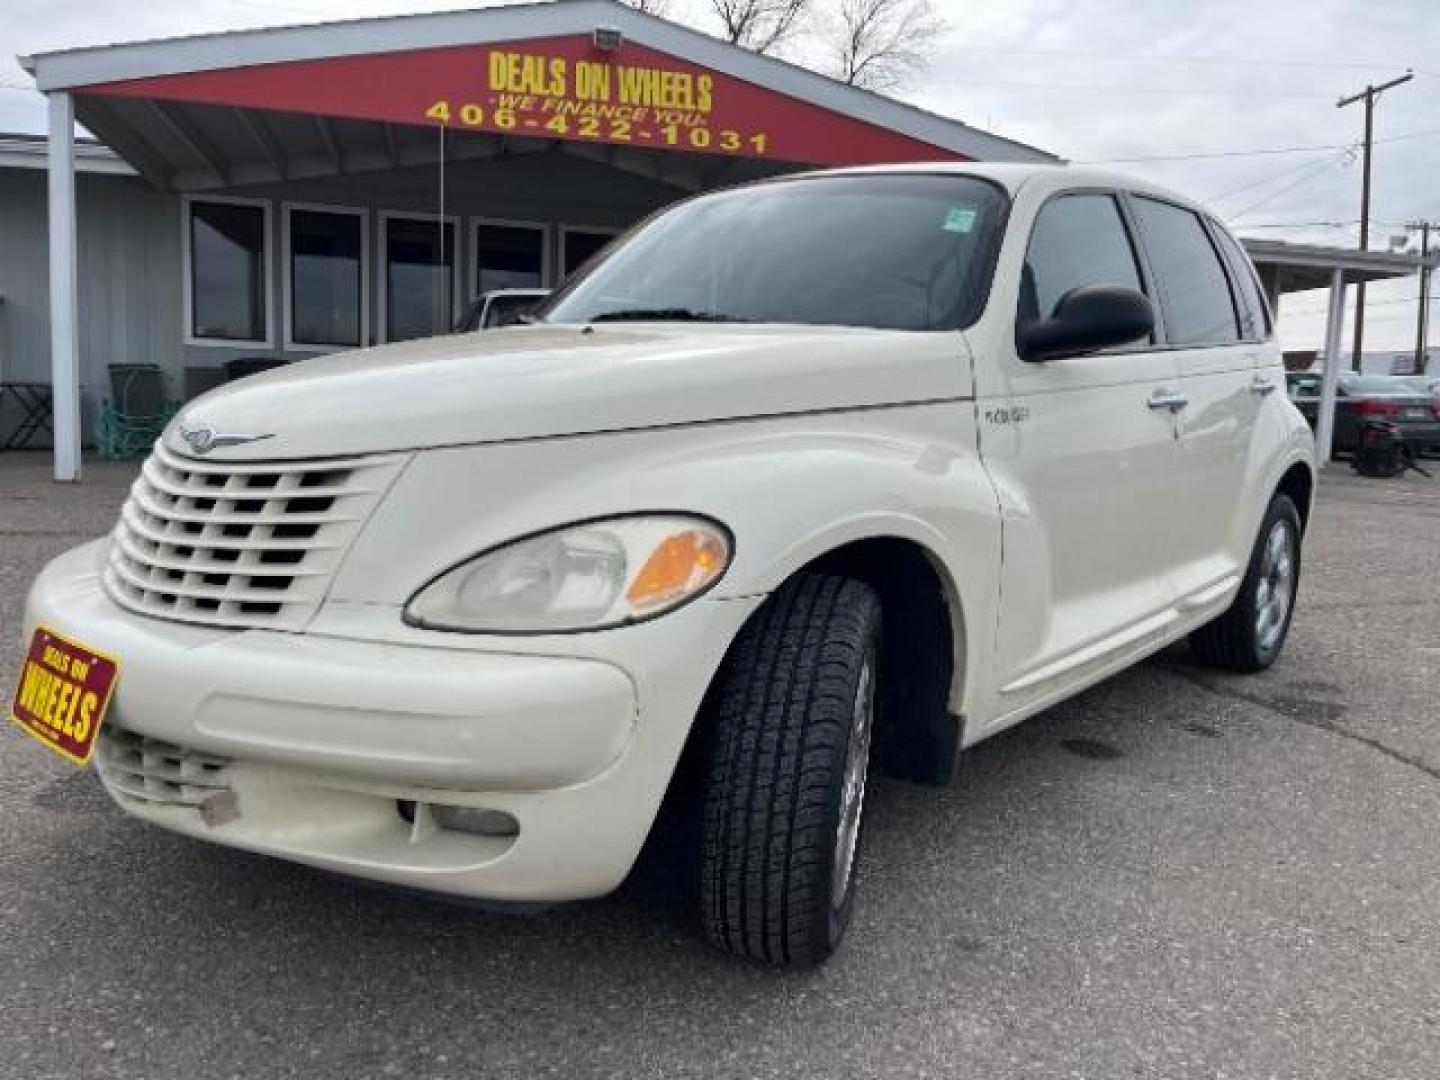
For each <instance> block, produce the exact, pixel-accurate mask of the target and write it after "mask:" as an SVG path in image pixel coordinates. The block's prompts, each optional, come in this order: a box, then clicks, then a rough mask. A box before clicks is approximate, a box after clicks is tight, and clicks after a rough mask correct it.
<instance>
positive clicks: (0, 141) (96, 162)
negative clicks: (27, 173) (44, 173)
mask: <svg viewBox="0 0 1440 1080" xmlns="http://www.w3.org/2000/svg"><path fill="white" fill-rule="evenodd" d="M48 145H49V142H48V140H47V139H46V137H45V136H44V135H27V134H19V133H16V134H9V133H0V169H43V168H45V167H46V165H47V164H48V163H49V160H50V155H49V152H48V150H47V147H48ZM75 171H76V172H82V173H104V174H108V175H111V176H134V175H135V170H134V169H133V168H131V167H130V165H129V164H127V163H126V162H125V160H124V159H123V158H121V157H120V155H119V154H117V153H115V151H114V150H111V149H110V147H108V146H106V145H105V144H104V143H99V142H96V141H95V140H93V139H76V140H75Z"/></svg>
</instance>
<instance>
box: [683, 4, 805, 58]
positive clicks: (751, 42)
mask: <svg viewBox="0 0 1440 1080" xmlns="http://www.w3.org/2000/svg"><path fill="white" fill-rule="evenodd" d="M709 3H710V7H711V9H712V10H713V11H714V12H715V15H716V16H717V17H718V18H719V19H720V27H721V30H720V36H721V37H723V38H724V39H725V40H726V41H728V42H730V43H731V44H732V45H740V46H742V47H744V48H747V49H750V50H752V51H754V52H757V53H770V52H773V51H775V49H776V48H778V47H779V46H780V45H782V44H784V43H785V42H786V41H787V40H788V39H789V38H790V37H792V36H793V35H794V34H795V33H796V32H798V31H800V30H801V29H803V28H804V26H805V23H806V21H807V17H808V16H809V15H810V14H811V12H812V10H813V8H814V2H813V0H709Z"/></svg>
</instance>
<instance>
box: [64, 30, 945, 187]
mask: <svg viewBox="0 0 1440 1080" xmlns="http://www.w3.org/2000/svg"><path fill="white" fill-rule="evenodd" d="M79 92H81V93H86V94H99V95H106V96H115V97H133V98H154V99H157V100H162V101H185V102H194V103H197V104H210V105H232V106H236V107H240V108H256V109H276V110H283V111H287V112H299V113H310V114H314V115H319V116H334V117H344V118H350V119H359V120H379V121H388V122H391V123H402V124H431V125H444V126H446V127H450V128H457V129H465V130H474V131H483V132H489V133H492V134H501V135H506V134H511V135H527V136H531V137H535V138H551V139H567V140H573V141H579V142H601V143H610V144H613V145H619V146H640V147H649V148H653V149H658V150H672V151H686V152H692V153H694V152H698V153H706V154H722V155H733V156H738V157H753V158H774V159H777V160H781V161H794V162H803V163H807V164H816V165H830V164H835V165H838V164H864V163H876V162H886V161H915V160H931V161H943V160H955V159H957V158H960V157H961V156H962V155H959V154H957V153H955V152H954V151H950V150H945V149H943V148H941V147H937V146H934V145H932V144H930V143H926V142H922V141H920V140H918V139H914V138H911V137H909V136H907V135H902V134H900V133H898V132H896V131H893V130H891V129H889V128H886V127H881V126H879V125H876V124H871V123H867V122H865V121H863V120H857V119H855V118H853V117H850V116H845V115H842V114H840V113H836V112H833V111H831V110H829V109H826V108H823V107H821V106H819V105H815V104H812V103H810V102H807V101H803V100H801V99H799V98H794V97H790V96H788V95H786V94H782V93H779V92H777V91H774V90H770V89H766V88H764V87H761V86H757V85H755V84H754V83H750V82H746V81H744V80H742V79H737V78H734V77H733V76H729V75H725V74H723V73H720V72H715V71H710V70H708V69H705V68H701V67H699V66H697V65H695V64H691V63H689V62H688V61H683V60H680V59H677V58H676V57H673V56H670V55H668V54H665V53H661V52H658V51H657V50H655V49H651V48H648V47H646V46H642V45H637V44H634V43H628V42H627V43H626V44H624V45H622V46H621V47H620V48H618V49H616V50H610V51H602V50H599V49H597V48H596V47H595V46H594V44H593V42H592V41H591V40H590V38H588V37H581V36H569V37H556V38H546V39H537V40H531V41H514V42H506V43H504V44H497V45H463V46H456V47H453V48H443V49H425V50H419V51H414V52H404V53H380V54H375V55H368V56H345V57H334V58H330V59H325V60H303V61H293V62H286V63H278V64H265V65H259V66H253V67H246V68H228V69H224V70H219V71H204V72H195V73H191V74H186V75H165V76H157V77H155V78H148V79H131V80H128V81H125V82H114V83H103V84H99V85H93V86H88V87H84V88H80V90H79Z"/></svg>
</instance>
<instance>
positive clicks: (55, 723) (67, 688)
mask: <svg viewBox="0 0 1440 1080" xmlns="http://www.w3.org/2000/svg"><path fill="white" fill-rule="evenodd" d="M56 682H57V683H59V686H58V688H57V690H56V693H55V698H54V700H53V701H52V702H51V704H50V711H49V712H48V713H46V714H45V722H46V723H47V724H49V725H50V726H51V727H53V728H55V729H56V730H57V731H62V732H64V733H65V734H66V735H69V734H70V732H68V731H66V730H65V718H66V714H67V713H68V712H69V710H70V699H71V697H73V696H74V694H75V687H74V686H73V685H72V684H70V683H68V682H63V681H61V680H59V679H57V680H56Z"/></svg>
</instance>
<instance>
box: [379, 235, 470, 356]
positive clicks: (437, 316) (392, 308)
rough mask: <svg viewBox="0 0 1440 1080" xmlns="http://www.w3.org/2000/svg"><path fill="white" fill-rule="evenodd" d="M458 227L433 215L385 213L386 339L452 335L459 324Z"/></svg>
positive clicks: (383, 306)
mask: <svg viewBox="0 0 1440 1080" xmlns="http://www.w3.org/2000/svg"><path fill="white" fill-rule="evenodd" d="M455 238H456V228H455V221H454V219H453V218H449V219H446V221H445V223H444V225H443V226H442V225H440V224H439V223H438V222H437V221H436V220H435V218H433V217H408V216H403V215H399V214H382V215H381V240H382V242H383V244H384V250H383V252H382V260H383V262H384V278H383V280H382V282H381V291H382V304H381V316H382V319H383V322H382V325H381V330H382V333H383V334H384V338H385V340H386V341H408V340H410V339H411V338H423V337H433V336H434V335H436V334H448V333H449V332H450V330H451V329H452V328H453V327H454V324H455V314H456V309H455V302H456V297H457V292H458V290H457V289H456V287H455V286H456V272H455V271H456V267H457V266H458V265H459V263H458V262H457V260H456V258H455Z"/></svg>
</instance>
